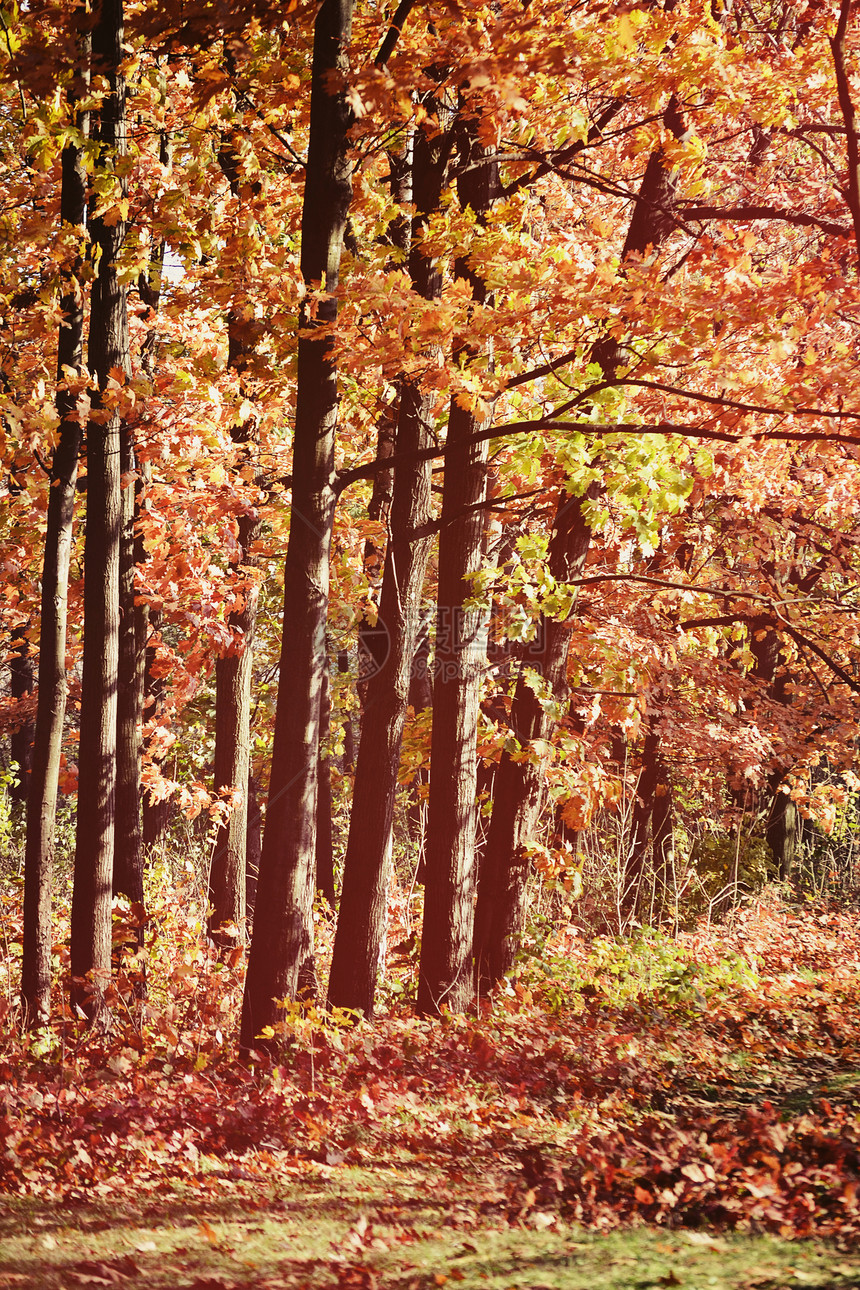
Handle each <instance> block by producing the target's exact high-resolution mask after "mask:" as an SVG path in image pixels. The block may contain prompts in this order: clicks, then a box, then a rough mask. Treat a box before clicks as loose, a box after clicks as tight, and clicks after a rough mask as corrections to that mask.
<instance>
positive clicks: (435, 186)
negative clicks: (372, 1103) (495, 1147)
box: [328, 131, 447, 1017]
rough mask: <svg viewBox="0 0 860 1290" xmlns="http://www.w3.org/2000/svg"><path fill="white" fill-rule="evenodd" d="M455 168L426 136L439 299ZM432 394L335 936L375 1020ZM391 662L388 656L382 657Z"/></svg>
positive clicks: (414, 421)
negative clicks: (440, 231)
mask: <svg viewBox="0 0 860 1290" xmlns="http://www.w3.org/2000/svg"><path fill="white" fill-rule="evenodd" d="M446 165H447V146H446V140H445V138H444V136H438V135H437V136H435V138H434V139H433V140H432V142H431V141H430V140H429V139H428V138H427V135H426V134H425V133H424V132H423V131H421V132H420V133H419V135H418V137H417V138H416V141H415V170H414V195H415V202H416V206H417V210H418V212H419V214H418V215H417V216H416V226H415V229H414V235H413V238H412V246H411V250H410V257H409V268H410V274H411V277H412V283H413V286H414V288H415V290H416V291H417V292H418V293H419V294H420V295H422V296H423V297H424V299H425V300H433V299H437V298H438V296H439V294H440V292H441V287H442V282H441V276H440V274H439V272H438V270H437V269H436V268H435V267H434V266H433V264H432V263H431V261H430V260H429V259H428V258H427V257H425V256H424V254H423V253H422V250H421V237H420V230H421V225H422V223H423V221H424V219H425V218H426V216H427V215H428V214H430V213H431V212H432V211H433V210H435V209H437V208H438V205H439V198H440V195H441V191H442V183H443V180H444V175H445V171H446ZM431 405H432V396H428V395H424V394H422V392H421V390H420V388H419V385H418V383H417V382H416V381H415V380H413V379H408V380H404V381H403V382H402V384H401V389H400V406H399V415H398V423H397V440H396V455H398V456H400V455H401V454H407V456H406V459H405V460H404V461H401V463H400V464H399V465H398V466H397V467H396V468H395V470H394V486H393V495H392V501H391V525H390V532H389V538H388V547H387V550H386V554H385V566H384V572H383V578H382V596H381V602H380V610H379V619H378V626H377V633H376V635H377V640H380V641H384V646H385V648H384V651H383V650H382V649H380V650H379V651H378V659H379V666H378V667H377V669H376V671H375V672H374V673H373V674H372V675H371V676H369V677H368V679H367V681H366V685H365V707H364V715H363V719H362V725H361V739H360V741H359V745H358V759H357V762H356V768H355V788H354V790H353V798H352V815H351V818H350V825H349V841H348V843H347V849H346V858H345V861H344V873H343V887H342V890H341V898H340V913H339V917H338V922H337V931H336V933H335V941H334V952H333V955H332V965H331V975H330V978H329V989H328V999H329V1003H330V1004H331V1005H332V1006H333V1007H341V1008H356V1009H358V1010H359V1011H360V1012H363V1013H364V1014H365V1015H366V1016H368V1017H369V1016H372V1015H373V1004H374V996H375V993H376V981H377V975H378V971H379V964H380V957H381V955H382V951H383V944H384V938H385V921H386V914H387V906H388V884H389V880H390V874H391V856H392V846H391V828H392V822H393V819H394V802H395V797H396V792H397V771H398V767H399V764H400V745H401V740H402V737H403V724H404V721H405V718H406V706H407V702H408V698H409V685H410V675H411V670H412V660H413V658H414V655H415V642H416V639H417V635H418V619H419V613H418V606H419V604H420V599H421V589H422V587H423V584H424V572H425V569H426V566H427V559H428V556H429V553H430V534H429V530H428V523H429V519H430V513H431V492H430V482H431V478H432V468H431V463H430V462H429V461H419V460H414V459H413V460H410V459H409V456H408V454H413V456H414V454H415V453H416V452H417V451H419V450H420V449H423V448H427V447H428V446H429V445H430V443H431V442H432V433H433V427H432V424H431V421H430V408H431ZM383 655H384V657H383Z"/></svg>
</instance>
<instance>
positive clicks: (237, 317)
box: [209, 162, 260, 949]
mask: <svg viewBox="0 0 860 1290" xmlns="http://www.w3.org/2000/svg"><path fill="white" fill-rule="evenodd" d="M223 164H224V163H223V162H222V165H223ZM248 321H249V320H248V318H246V316H245V309H243V308H241V307H240V308H238V309H232V310H231V311H230V316H229V319H228V329H229V356H228V361H229V363H230V366H231V367H233V368H234V369H235V370H236V371H237V372H238V373H239V375H240V382H239V389H240V393H244V390H245V387H244V379H243V374H244V372H245V369H246V368H247V365H248V361H249V358H250V355H251V353H252V350H253V342H252V341H250V340H249V335H252V334H253V333H252V332H249V328H248V326H247V324H248ZM255 433H256V418H255V417H254V416H253V415H252V416H250V417H248V418H246V419H244V420H242V421H240V422H239V423H238V424H237V425H235V426H233V427H232V429H231V435H232V438H233V442H234V443H235V444H237V445H238V446H240V449H241V451H242V457H243V461H244V462H247V461H248V459H249V457H250V455H251V453H252V451H253V442H254V439H255ZM259 532H260V517H259V513H258V511H257V509H256V507H248V509H247V510H246V511H245V512H244V514H242V515H240V516H239V519H238V546H239V551H238V554H237V556H236V558H235V560H233V561H231V565H232V569H233V572H234V575H235V576H236V577H237V582H236V583H234V592H233V594H234V596H236V597H237V599H238V600H239V601H240V603H239V604H238V605H237V606H236V607H235V608H234V609H232V610H231V611H230V613H229V614H228V615H227V625H228V627H229V628H230V629H231V630H232V631H233V633H234V634H235V635H236V636H237V637H238V638H239V643H238V645H237V647H236V648H234V650H233V651H232V652H231V653H230V654H226V655H224V656H222V657H221V658H219V659H217V660H216V663H215V791H216V793H223V792H224V791H225V790H230V789H233V790H234V792H235V793H236V794H237V797H236V799H235V804H234V806H233V809H232V810H231V811H230V814H229V815H228V816H227V818H226V819H225V820H224V821H223V822H222V823H221V826H220V828H219V829H218V833H217V835H216V838H215V846H214V849H213V852H212V864H211V867H210V871H209V903H210V905H211V907H212V912H211V914H210V915H209V934H210V936H211V937H212V939H213V940H214V941H215V942H216V944H217V945H219V946H220V947H221V949H228V948H230V947H231V946H234V945H236V944H237V943H239V944H243V943H244V942H245V939H246V935H247V933H246V927H245V920H246V917H247V902H246V888H247V876H246V869H247V844H248V776H249V774H250V769H251V679H252V672H253V665H254V636H255V634H256V630H257V604H258V600H259V588H258V585H257V582H256V579H255V577H254V575H253V573H251V569H252V567H253V566H254V564H255V563H256V560H255V557H254V554H253V549H252V548H253V544H254V542H255V541H256V539H257V537H258V535H259ZM242 569H244V570H245V574H244V577H243V576H242V574H241V570H242Z"/></svg>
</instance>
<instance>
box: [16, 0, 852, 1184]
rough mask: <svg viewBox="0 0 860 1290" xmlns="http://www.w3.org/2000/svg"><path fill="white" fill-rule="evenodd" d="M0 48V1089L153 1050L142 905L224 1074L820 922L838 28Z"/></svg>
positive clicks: (61, 38)
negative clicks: (16, 1036)
mask: <svg viewBox="0 0 860 1290" xmlns="http://www.w3.org/2000/svg"><path fill="white" fill-rule="evenodd" d="M0 16H2V27H3V31H2V39H0V58H2V60H3V65H4V70H3V81H2V95H3V98H2V111H0V165H2V169H3V198H2V211H0V229H2V237H0V254H2V256H3V274H2V281H3V292H2V303H3V315H2V324H0V366H2V390H0V404H2V425H0V452H2V461H3V480H4V484H3V487H4V507H3V511H2V518H0V561H2V567H3V570H4V597H3V600H2V603H0V614H2V617H3V641H4V661H5V664H6V666H7V668H8V676H9V686H8V690H7V691H6V693H5V694H4V697H3V700H2V710H0V720H2V724H3V728H4V730H5V732H6V733H7V735H8V741H9V743H8V746H9V755H8V759H7V763H6V766H7V769H6V772H5V774H6V779H5V789H4V794H5V795H4V803H5V805H4V814H3V817H2V819H3V838H4V847H5V849H6V851H7V852H8V856H9V857H10V859H11V863H10V866H9V868H10V873H9V884H8V891H7V892H6V893H4V901H5V902H6V906H7V910H8V917H9V919H10V920H11V925H12V926H14V927H15V928H19V932H16V933H15V934H14V935H13V937H12V941H13V943H15V944H18V945H19V946H20V952H21V954H22V966H21V975H20V1003H19V1001H18V999H17V998H16V991H17V973H18V968H17V965H16V952H14V953H12V955H11V958H10V959H9V961H8V963H7V965H6V967H5V968H4V973H5V976H4V980H5V981H6V984H7V994H6V1001H5V1004H4V1014H5V1017H6V1019H7V1021H8V1022H9V1023H10V1024H12V1023H15V1024H17V1021H18V1019H19V1018H20V1020H21V1021H22V1022H23V1023H25V1025H26V1026H29V1027H31V1028H33V1029H34V1033H35V1035H37V1036H39V1035H41V1036H42V1037H41V1038H35V1039H33V1038H31V1039H30V1040H27V1041H26V1042H28V1043H31V1044H33V1043H35V1044H36V1045H37V1048H36V1049H33V1050H32V1051H33V1052H34V1053H35V1054H36V1055H37V1056H38V1054H39V1052H40V1051H41V1049H39V1048H38V1045H39V1044H42V1045H47V1048H45V1051H46V1052H48V1051H54V1048H53V1047H52V1045H55V1044H56V1042H58V1040H57V1038H56V1037H57V1036H58V1035H65V1034H66V1030H67V1028H68V1027H69V1026H72V1027H75V1026H80V1024H81V1023H84V1025H85V1026H86V1025H88V1024H91V1023H96V1024H95V1031H94V1034H93V1037H92V1039H91V1042H96V1038H95V1036H96V1035H98V1036H101V1040H100V1041H99V1042H104V1043H106V1044H109V1043H110V1042H111V1040H110V1034H111V1028H112V1027H114V1034H116V1033H117V1031H116V1029H115V1028H116V1027H117V1026H118V1025H119V1027H120V1031H121V1032H122V1033H123V1034H125V1031H124V1030H123V1027H124V1025H125V1022H122V1023H120V1022H119V1021H118V1020H117V1018H118V1016H119V1017H123V1016H127V1017H131V1016H132V1015H134V1016H135V1017H136V1018H137V1021H136V1023H135V1024H136V1025H138V1026H139V1025H143V1024H145V1022H146V1017H147V1008H151V1011H152V1016H153V1017H154V1016H158V1018H159V1021H158V1026H160V1027H162V1029H161V1031H160V1032H159V1033H161V1034H162V1036H163V1037H164V1036H166V1037H167V1038H168V1039H169V1040H170V1041H171V1043H172V1044H173V1049H174V1056H175V1053H176V1051H177V1050H178V1049H180V1048H181V1046H182V1043H181V1039H180V1034H179V1029H178V1028H177V1026H176V1025H175V1023H174V1021H172V1020H171V1019H170V1016H168V1013H169V1011H170V1010H169V1009H168V1012H162V1011H160V1010H159V1009H158V1008H157V1007H156V1005H155V1002H154V998H155V997H157V995H158V991H159V990H160V989H162V988H163V986H162V985H159V984H158V982H159V976H158V972H159V968H158V961H159V960H158V954H157V952H156V951H155V948H154V947H155V946H156V944H157V941H158V927H159V915H158V914H157V910H158V908H159V902H161V901H166V902H167V904H168V905H170V906H171V907H175V906H176V901H177V899H178V898H177V896H176V894H175V892H176V890H177V889H178V890H179V891H181V892H182V893H183V895H182V897H181V899H183V900H184V899H185V898H186V897H187V896H188V892H189V891H193V892H194V893H195V894H194V896H193V907H194V908H195V909H196V910H197V920H198V921H197V928H198V932H197V934H198V935H199V936H202V940H200V941H199V943H198V948H197V949H195V950H193V951H190V950H189V951H188V953H189V954H190V955H191V963H196V962H198V956H199V955H203V957H204V958H207V956H208V958H207V961H211V964H214V965H215V968H216V969H217V971H219V972H229V973H234V974H235V973H238V974H239V977H240V978H241V980H240V985H241V984H242V981H243V982H244V985H243V986H242V998H243V1004H242V1017H241V1034H240V1049H241V1052H242V1054H243V1056H244V1058H245V1059H246V1060H248V1059H250V1060H251V1061H252V1062H260V1061H264V1059H265V1058H266V1055H268V1060H274V1059H275V1058H278V1057H279V1058H283V1055H284V1053H285V1052H286V1051H289V1050H290V1045H291V1044H295V1042H296V1036H297V1034H302V1035H303V1034H304V1033H305V1032H304V1031H303V1030H301V1027H302V1025H304V1024H305V1023H303V1022H302V1021H301V1018H302V1017H303V1016H311V1017H312V1018H313V1019H314V1020H313V1022H312V1027H311V1029H312V1031H313V1034H316V1030H315V1029H314V1027H317V1026H319V1027H322V1028H323V1029H324V1028H325V1024H326V1023H324V1021H323V1020H322V1019H321V1014H318V1013H317V1012H316V1010H315V1007H314V1004H313V999H314V998H321V997H322V995H323V994H324V993H325V990H326V986H325V978H324V973H323V968H324V967H326V966H330V971H329V976H328V984H327V999H328V1003H329V1005H330V1008H331V1009H332V1013H331V1015H332V1016H334V1017H335V1019H338V1018H343V1017H346V1016H349V1015H354V1013H363V1014H365V1015H366V1016H367V1017H371V1016H372V1015H373V1013H374V1009H375V1008H376V1007H377V1006H378V1000H377V990H378V985H379V981H380V974H381V979H382V981H383V982H384V991H385V993H384V1003H385V1009H388V1008H389V1007H390V1006H392V1004H394V1003H396V1002H397V1001H400V1002H407V1003H408V1002H410V1001H412V1000H414V1001H415V1002H416V1003H417V1007H418V1010H419V1011H420V1012H421V1013H423V1014H425V1015H428V1016H431V1017H433V1016H438V1015H439V1014H445V1015H446V1016H450V1015H451V1014H457V1013H463V1012H465V1011H467V1010H468V1009H470V1008H472V1007H473V1006H474V1005H475V1004H476V1002H477V1005H478V1013H479V1015H480V1012H481V1007H482V1006H484V1005H485V1004H486V1006H492V1005H491V999H492V997H493V995H492V992H493V991H494V990H496V991H497V993H496V996H495V997H496V998H508V999H509V1000H511V999H512V1000H514V1001H515V1002H516V1001H519V1003H522V1001H523V999H524V998H527V999H528V1001H529V1002H531V1001H532V987H531V986H530V985H528V984H527V979H528V974H529V971H531V970H532V969H531V968H530V967H529V964H530V963H533V962H534V961H535V960H540V959H541V956H542V955H543V954H544V953H545V951H547V947H548V946H549V947H551V949H552V953H551V954H550V955H549V957H550V958H552V957H553V955H555V956H558V955H560V956H561V958H562V959H563V960H564V961H566V962H568V964H575V963H576V962H577V953H578V951H576V949H575V944H576V939H577V935H579V934H585V935H586V936H587V937H589V938H591V937H594V936H598V937H606V936H613V935H617V934H619V933H623V932H629V931H631V930H633V931H636V929H641V928H642V927H660V926H661V925H662V926H663V927H664V929H665V930H666V931H668V932H669V933H675V932H679V931H680V930H681V929H691V928H693V927H694V926H695V924H696V921H697V919H700V918H702V917H704V918H705V919H706V920H707V922H708V923H709V924H710V922H712V921H713V920H714V918H716V917H718V916H721V915H725V914H726V913H727V912H729V911H730V910H732V909H735V908H736V907H737V905H738V902H739V901H741V900H742V899H744V898H745V897H748V896H750V894H752V893H755V892H758V891H760V890H761V889H762V888H763V886H764V885H765V883H767V882H768V881H772V880H774V879H779V880H781V881H782V882H783V883H789V882H790V881H794V882H796V883H797V884H798V887H799V889H801V890H805V891H806V892H807V893H811V894H812V895H813V896H815V898H817V899H818V898H826V899H827V900H828V901H831V900H833V899H837V900H840V901H850V899H851V898H852V895H853V892H854V890H855V888H856V877H857V875H856V857H855V827H856V792H857V789H858V787H860V784H858V780H857V777H856V772H855V761H856V695H857V692H858V688H860V680H858V676H857V672H858V652H857V650H858V639H857V621H856V609H857V605H856V596H857V585H856V581H855V579H856V575H857V570H856V563H857V559H858V553H857V552H858V530H857V519H856V516H857V505H856V498H857V491H858V485H860V480H858V472H857V462H858V444H860V436H858V433H857V425H858V421H860V404H858V402H857V398H856V395H855V387H856V372H857V326H858V318H857V305H858V301H857V295H858V267H860V256H858V234H860V143H858V137H860V136H858V123H857V117H856V111H855V106H854V103H855V100H856V96H857V84H856V73H855V70H854V67H855V63H856V54H857V45H858V36H857V22H856V19H855V15H854V12H853V8H852V6H851V4H850V3H849V2H848V0H843V2H842V3H841V5H838V6H837V5H834V4H831V3H828V2H827V0H812V2H811V3H809V4H806V3H794V2H793V0H792V2H791V3H789V2H787V0H772V2H770V3H761V4H759V3H757V2H756V0H751V2H750V3H743V4H740V3H730V4H722V3H721V4H702V3H683V2H679V3H668V2H667V3H665V4H662V5H661V4H645V5H642V6H632V5H620V6H619V5H607V4H600V3H593V2H591V0H583V2H582V3H579V4H570V3H553V2H549V3H546V4H543V5H541V6H540V8H539V10H538V9H536V8H535V7H534V6H533V5H529V4H521V3H507V0H502V2H501V3H496V4H493V5H487V6H482V5H474V6H473V5H467V6H460V5H458V4H456V3H446V4H440V5H438V6H424V5H417V6H415V5H413V4H412V3H410V0H402V3H401V4H400V5H399V7H398V8H397V10H396V11H394V12H389V11H387V10H386V9H385V8H384V7H382V6H380V5H376V4H370V3H367V4H364V3H360V4H356V5H353V4H352V3H351V0H324V3H323V4H322V5H321V6H319V7H318V6H316V5H309V4H304V3H296V0H291V2H290V3H289V4H287V5H285V6H270V5H268V4H267V3H265V2H264V0H260V2H259V3H254V4H251V5H244V6H232V5H230V4H193V3H192V4H187V5H185V6H183V7H178V8H177V9H176V10H175V11H173V10H166V9H164V8H163V7H162V6H151V5H147V4H138V5H126V6H125V7H123V5H122V4H121V3H119V2H118V0H103V3H101V4H100V5H93V6H89V5H85V4H75V3H52V4H42V3H39V4H30V5H28V6H23V7H22V8H20V9H18V8H16V7H15V6H5V7H4V8H3V9H2V12H0ZM58 793H59V802H60V807H59V812H58V811H57V800H58ZM19 840H21V842H22V852H23V854H22V855H21V856H18V855H17V852H16V846H17V843H18V841H19ZM177 844H178V846H179V848H180V850H182V849H183V848H185V849H187V854H190V855H193V856H194V859H191V860H184V859H183V860H182V861H179V862H178V868H177V861H176V854H177V852H176V848H177ZM184 863H187V864H188V865H189V866H190V868H189V870H188V873H185V872H184V870H183V864H184ZM16 874H17V877H18V878H20V877H21V876H23V907H22V906H21V904H20V899H21V889H20V883H19V882H17V881H16ZM189 874H190V875H191V876H192V878H193V881H192V882H191V886H190V887H189V885H188V883H189V876H188V875H189ZM318 892H321V893H322V896H323V903H320V901H319V900H317V899H316V897H317V893H318ZM165 893H171V894H169V895H167V894H165ZM69 896H71V903H70V904H69ZM422 927H423V931H422ZM251 928H253V934H252V935H251V934H250V929H251ZM649 935H650V933H649ZM654 935H655V936H657V942H655V943H658V944H659V945H663V944H664V942H663V941H662V940H661V939H660V936H661V935H662V934H660V933H654ZM248 941H250V949H249V953H248V959H247V977H246V978H245V975H244V974H245V958H246V943H247V942H248ZM605 943H606V944H607V945H608V944H609V943H610V942H609V941H606V942H605ZM183 944H185V943H184V942H183ZM600 944H604V942H603V941H601V942H600ZM668 944H669V942H666V945H668ZM207 946H208V948H206V947H207ZM201 947H203V948H201ZM652 949H653V946H652ZM185 952H186V951H185V950H183V953H185ZM660 952H661V953H662V952H663V951H662V950H661V951H660ZM601 953H602V951H601ZM607 953H609V951H607ZM677 953H678V954H679V955H680V956H681V957H680V959H679V958H677V956H676V952H675V951H674V950H671V949H666V950H665V954H666V956H667V962H670V963H671V964H672V965H673V966H672V967H671V972H675V970H676V968H677V966H678V963H679V962H681V961H682V960H683V962H686V960H685V959H684V956H683V953H682V952H681V951H678V952H677ZM733 953H734V951H733ZM702 955H703V959H702V961H703V962H704V961H705V959H706V957H707V955H706V954H705V952H704V951H702ZM598 957H599V956H598ZM610 958H611V955H610ZM386 961H387V967H386ZM601 961H602V960H601ZM732 963H733V965H734V966H733V967H732V968H731V972H735V971H737V972H738V973H739V974H740V975H739V976H738V982H740V984H741V985H744V983H745V984H746V985H749V981H747V979H746V977H745V976H744V972H745V971H746V970H747V969H746V968H744V967H743V964H742V963H741V961H740V960H737V961H735V960H734V959H732ZM687 966H688V967H689V964H687ZM747 966H748V967H749V963H748V964H747ZM576 970H578V969H576ZM576 970H575V969H574V968H573V967H571V968H570V971H571V972H573V977H571V978H570V981H572V980H574V979H576V980H579V978H576ZM679 970H682V971H686V968H683V969H679ZM195 971H196V969H193V968H191V967H189V974H190V975H193V974H194V972H195ZM601 971H602V969H601ZM670 975H671V973H670ZM598 976H599V973H598ZM169 979H170V981H171V982H173V985H171V987H170V988H171V989H173V987H174V986H175V985H176V981H177V978H176V977H175V976H172V975H171V976H170V978H169ZM542 979H543V978H542ZM195 980H196V976H195ZM589 980H590V978H589ZM570 981H568V987H570ZM582 984H583V982H582V980H579V985H580V986H581V985H582ZM568 987H562V986H560V985H558V983H556V984H555V985H552V984H550V985H547V983H546V981H545V980H544V984H543V985H542V986H541V992H542V993H541V996H540V997H541V999H542V1000H543V1001H544V1003H545V1002H546V1000H547V999H549V1000H553V999H554V1000H555V1001H556V1003H558V1001H559V999H560V998H561V995H562V994H564V990H565V989H566V988H568ZM570 988H572V987H570ZM600 988H602V987H595V986H594V985H593V984H588V989H587V991H586V996H585V997H589V995H588V991H589V990H590V991H594V990H595V989H597V993H598V995H599V994H600ZM499 991H501V993H499ZM559 991H561V994H560V993H559ZM147 992H149V999H150V1003H147ZM225 997H227V996H225ZM295 1001H298V1002H295ZM488 1001H490V1002H488ZM171 1006H172V1005H171ZM397 1006H400V1004H399V1003H398V1004H397ZM558 1006H561V1005H560V1004H559V1005H558ZM302 1009H304V1010H305V1011H304V1012H303V1011H302ZM171 1015H172V1014H171ZM207 1017H208V1019H209V1020H210V1021H211V1017H209V1016H208V1014H207ZM46 1026H47V1030H46V1029H45V1027H46ZM52 1027H53V1029H52ZM165 1028H166V1029H165ZM297 1028H298V1029H297ZM216 1029H217V1031H218V1035H219V1036H220V1038H219V1039H218V1041H217V1044H218V1045H220V1044H222V1043H223V1042H224V1039H223V1035H222V1033H221V1030H220V1027H216ZM81 1033H82V1034H83V1033H85V1032H84V1031H81ZM51 1035H53V1036H54V1038H53V1039H51V1038H50V1036H51ZM126 1038H127V1036H126ZM63 1042H65V1040H64V1041H63ZM207 1042H208V1041H207ZM213 1042H215V1041H214V1040H213ZM314 1042H315V1041H314ZM200 1051H201V1044H200V1042H198V1055H199V1053H200ZM314 1051H315V1050H314V1047H313V1042H312V1044H311V1062H312V1066H311V1071H312V1082H313V1052H314ZM123 1060H126V1059H123ZM534 1167H535V1168H536V1169H537V1168H538V1167H537V1166H536V1165H535V1166H534ZM685 1167H686V1166H685ZM690 1167H692V1166H690ZM696 1168H698V1166H696ZM538 1172H540V1170H539V1169H538ZM550 1174H551V1171H550ZM703 1177H704V1175H703ZM690 1178H692V1175H690ZM688 1180H689V1178H688ZM692 1181H694V1182H695V1181H696V1179H692ZM637 1185H638V1184H637ZM565 1186H566V1184H563V1183H562V1182H559V1186H558V1189H557V1190H558V1192H559V1193H560V1194H566V1193H565ZM538 1190H539V1189H538ZM550 1190H551V1189H550ZM640 1190H642V1188H641V1187H640ZM532 1191H534V1192H535V1195H537V1191H535V1189H534V1188H532ZM649 1194H650V1193H649ZM657 1195H658V1193H657V1192H655V1193H654V1194H653V1195H652V1196H651V1200H652V1201H653V1203H654V1204H658V1203H659V1202H658V1201H657V1199H656V1197H657ZM636 1203H637V1204H640V1205H646V1202H645V1201H644V1200H643V1199H642V1197H639V1198H638V1200H637V1201H636ZM533 1204H534V1200H533V1201H532V1202H529V1204H527V1205H526V1209H528V1208H529V1206H530V1205H533Z"/></svg>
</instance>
